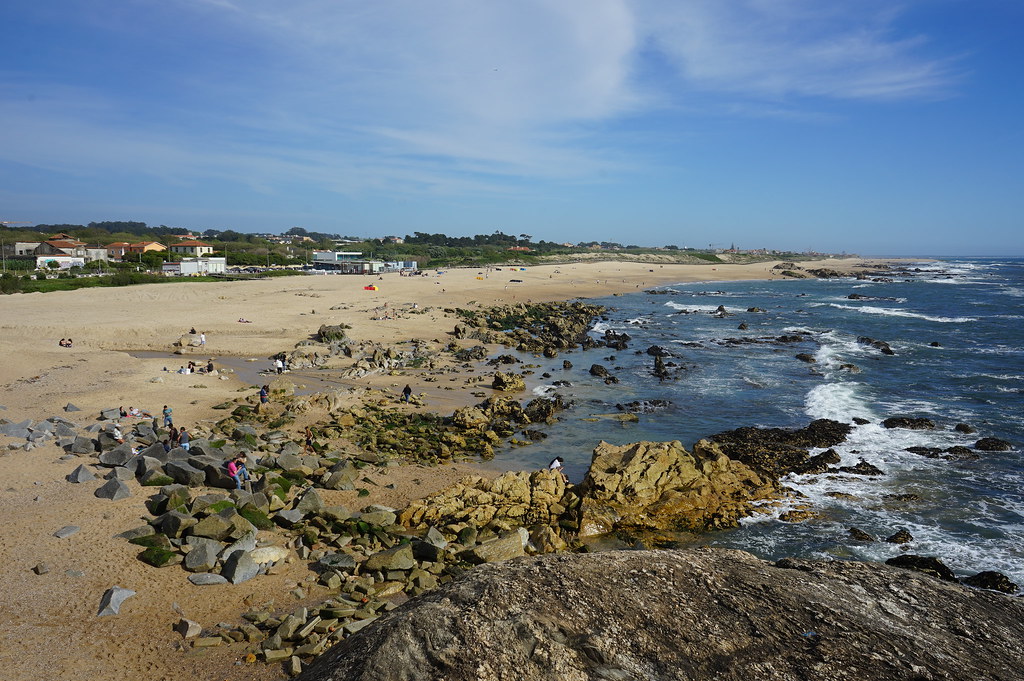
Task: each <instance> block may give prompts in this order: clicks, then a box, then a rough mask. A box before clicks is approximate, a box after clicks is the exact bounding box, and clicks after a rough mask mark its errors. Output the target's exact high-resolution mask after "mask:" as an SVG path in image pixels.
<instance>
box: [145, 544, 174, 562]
mask: <svg viewBox="0 0 1024 681" xmlns="http://www.w3.org/2000/svg"><path fill="white" fill-rule="evenodd" d="M139 560H141V561H142V562H143V563H147V564H148V565H152V566H153V567H165V566H167V565H173V564H175V563H178V562H180V559H179V556H178V554H177V553H176V552H174V551H171V550H170V549H165V548H161V547H159V546H151V547H149V548H148V549H146V550H145V551H143V552H142V553H140V554H139Z"/></svg>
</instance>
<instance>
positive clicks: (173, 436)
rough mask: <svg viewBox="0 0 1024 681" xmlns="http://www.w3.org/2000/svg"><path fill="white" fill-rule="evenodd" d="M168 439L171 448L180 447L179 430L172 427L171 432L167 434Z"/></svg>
mask: <svg viewBox="0 0 1024 681" xmlns="http://www.w3.org/2000/svg"><path fill="white" fill-rule="evenodd" d="M167 439H168V440H169V441H170V443H171V447H177V446H178V429H177V428H175V427H174V426H171V430H170V431H169V432H168V433H167Z"/></svg>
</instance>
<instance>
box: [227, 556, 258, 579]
mask: <svg viewBox="0 0 1024 681" xmlns="http://www.w3.org/2000/svg"><path fill="white" fill-rule="evenodd" d="M259 571H260V566H259V565H257V563H256V561H254V560H253V559H252V556H251V555H250V553H249V552H248V551H235V552H234V553H232V554H231V555H230V556H228V558H227V560H225V561H224V567H223V568H221V571H220V573H221V575H223V576H224V578H225V579H227V580H228V581H229V582H231V583H232V584H241V583H242V582H247V581H249V580H250V579H252V578H253V577H255V576H256V575H257V574H259Z"/></svg>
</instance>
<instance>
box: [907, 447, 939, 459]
mask: <svg viewBox="0 0 1024 681" xmlns="http://www.w3.org/2000/svg"><path fill="white" fill-rule="evenodd" d="M903 451H905V452H910V453H911V454H917V455H918V456H924V457H927V458H929V459H937V458H939V455H940V454H942V450H941V449H939V448H938V447H905V448H904V449H903Z"/></svg>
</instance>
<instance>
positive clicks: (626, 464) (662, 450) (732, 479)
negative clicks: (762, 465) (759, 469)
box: [579, 440, 779, 536]
mask: <svg viewBox="0 0 1024 681" xmlns="http://www.w3.org/2000/svg"><path fill="white" fill-rule="evenodd" d="M579 494H580V496H581V497H582V504H581V519H580V535H581V536H591V535H600V534H607V533H609V532H612V531H615V530H624V529H626V530H686V531H701V530H707V529H713V528H722V527H732V526H734V525H736V524H737V522H738V520H739V519H740V518H742V517H745V516H748V515H750V514H751V513H752V512H753V507H754V502H755V501H760V500H764V499H771V498H776V497H778V496H779V489H778V487H777V486H776V484H775V483H774V482H773V481H772V480H770V479H768V478H763V477H761V476H759V475H758V474H757V473H755V472H754V471H753V470H751V469H750V468H749V467H747V466H746V465H744V464H743V463H740V462H738V461H733V460H732V459H730V458H729V457H728V456H726V455H725V453H724V452H723V451H722V450H721V448H719V447H718V446H717V445H715V444H713V443H711V442H709V441H707V440H700V441H699V442H697V443H696V444H695V445H694V446H693V452H688V451H686V449H685V448H684V447H683V445H682V444H681V443H679V442H678V441H675V442H638V443H634V444H629V445H624V446H621V447H619V446H615V445H611V444H608V443H607V442H602V443H601V444H599V445H598V446H597V448H596V449H595V450H594V454H593V458H592V460H591V464H590V470H589V471H588V472H587V476H586V478H585V479H584V480H583V483H582V485H581V489H580V491H579Z"/></svg>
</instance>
